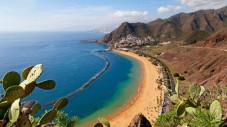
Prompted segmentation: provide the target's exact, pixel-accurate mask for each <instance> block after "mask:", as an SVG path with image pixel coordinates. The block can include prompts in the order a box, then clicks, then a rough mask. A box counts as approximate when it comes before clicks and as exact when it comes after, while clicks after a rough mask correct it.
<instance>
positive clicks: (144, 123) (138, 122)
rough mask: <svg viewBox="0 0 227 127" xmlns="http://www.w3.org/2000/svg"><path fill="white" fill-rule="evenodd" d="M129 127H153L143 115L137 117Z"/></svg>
mask: <svg viewBox="0 0 227 127" xmlns="http://www.w3.org/2000/svg"><path fill="white" fill-rule="evenodd" d="M128 127H152V126H151V124H150V122H149V121H148V120H147V118H146V117H145V116H144V115H143V114H138V115H136V116H135V117H134V118H133V119H132V122H131V123H130V125H129V126H128Z"/></svg>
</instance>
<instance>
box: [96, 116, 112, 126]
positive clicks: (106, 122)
mask: <svg viewBox="0 0 227 127" xmlns="http://www.w3.org/2000/svg"><path fill="white" fill-rule="evenodd" d="M98 120H99V122H100V123H102V124H104V125H106V126H107V127H110V123H109V122H108V121H107V120H106V119H105V118H101V117H99V118H98Z"/></svg>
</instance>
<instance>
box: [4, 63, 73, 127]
mask: <svg viewBox="0 0 227 127" xmlns="http://www.w3.org/2000/svg"><path fill="white" fill-rule="evenodd" d="M42 72H43V66H42V64H38V65H36V66H31V67H28V68H26V69H24V70H23V72H22V78H23V79H24V80H23V81H22V82H21V77H20V74H18V73H17V72H14V71H11V72H8V73H7V74H6V75H5V76H4V77H3V79H2V81H0V83H2V85H3V89H4V90H5V93H4V94H2V98H1V100H0V126H1V127H5V126H9V127H11V126H15V127H32V126H36V127H40V126H49V127H52V126H56V125H57V124H55V123H52V122H53V120H54V119H55V118H56V116H57V114H58V112H59V110H61V109H62V108H64V107H65V106H66V105H67V104H68V100H67V99H66V98H61V99H59V100H58V101H56V103H55V104H54V106H53V109H52V110H49V111H47V112H46V113H45V114H44V115H43V116H42V117H41V119H37V118H35V117H34V115H35V114H36V113H37V112H38V111H39V110H40V109H41V105H40V104H39V103H38V102H37V101H26V102H21V99H22V98H25V97H27V96H28V95H30V94H31V93H32V92H33V90H34V89H35V87H38V88H41V89H45V90H50V89H53V88H54V87H55V81H53V80H44V81H42V82H38V83H37V82H36V81H37V79H38V78H39V77H40V75H41V74H42ZM66 126H67V127H73V126H75V121H70V122H68V123H67V125H66Z"/></svg>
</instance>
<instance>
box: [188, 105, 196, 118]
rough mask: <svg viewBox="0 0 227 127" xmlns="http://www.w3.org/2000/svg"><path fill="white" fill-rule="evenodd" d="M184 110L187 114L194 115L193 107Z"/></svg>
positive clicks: (194, 109)
mask: <svg viewBox="0 0 227 127" xmlns="http://www.w3.org/2000/svg"><path fill="white" fill-rule="evenodd" d="M185 110H186V112H187V113H188V114H190V115H193V116H194V115H195V113H196V108H193V107H187V108H185Z"/></svg>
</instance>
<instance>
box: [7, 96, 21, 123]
mask: <svg viewBox="0 0 227 127" xmlns="http://www.w3.org/2000/svg"><path fill="white" fill-rule="evenodd" d="M8 115H9V121H10V122H11V123H14V122H16V121H17V119H18V118H19V115H20V99H17V100H16V101H14V102H13V103H12V105H11V107H10V109H9V114H8Z"/></svg>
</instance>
